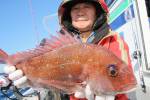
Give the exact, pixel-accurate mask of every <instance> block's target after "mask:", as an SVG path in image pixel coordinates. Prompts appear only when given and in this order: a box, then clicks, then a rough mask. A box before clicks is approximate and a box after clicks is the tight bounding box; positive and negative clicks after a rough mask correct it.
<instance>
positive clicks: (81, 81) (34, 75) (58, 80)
mask: <svg viewBox="0 0 150 100" xmlns="http://www.w3.org/2000/svg"><path fill="white" fill-rule="evenodd" d="M63 38H64V37H63ZM70 38H71V37H70ZM59 41H60V40H59ZM69 41H70V40H69ZM54 42H56V41H54ZM54 42H53V43H54ZM57 42H58V40H57ZM61 42H62V43H63V42H64V41H61ZM67 43H68V42H67ZM60 45H61V46H60ZM60 45H57V46H56V47H54V48H53V50H49V51H48V50H47V52H45V53H39V52H38V54H37V55H36V54H35V55H36V56H31V55H32V53H33V52H32V53H31V52H30V53H31V54H29V53H28V52H27V53H25V52H24V53H23V54H26V55H27V57H25V59H22V60H18V59H19V58H21V56H22V55H23V54H18V55H17V54H16V55H12V56H8V58H7V60H6V61H5V62H6V63H8V62H9V64H13V65H15V66H16V67H17V68H18V69H22V70H23V72H24V74H25V75H26V76H27V77H28V79H29V82H30V83H31V84H32V85H34V86H37V85H38V86H40V87H45V88H56V89H60V90H63V91H65V92H66V93H68V94H71V93H74V92H76V91H80V90H82V89H84V88H85V86H86V84H89V85H90V87H91V89H92V91H93V92H94V93H95V94H98V95H101V94H105V95H108V94H111V95H115V94H119V93H124V92H127V91H129V90H131V89H133V88H135V87H136V84H137V83H136V79H135V77H134V74H133V72H132V70H131V69H130V68H129V67H128V66H127V65H126V64H125V63H124V62H123V61H122V60H120V59H119V58H118V57H117V56H115V55H114V54H113V53H111V52H110V51H108V50H107V49H105V48H103V47H101V46H97V45H93V44H83V43H77V42H75V43H70V44H65V45H64V44H61V43H60ZM47 46H48V45H47ZM47 46H44V47H41V48H44V49H45V48H46V47H47ZM49 46H52V43H51V45H50V44H49ZM53 46H54V45H53ZM44 49H43V50H44ZM51 49H52V48H51ZM33 51H39V50H33ZM1 55H2V54H1ZM28 55H30V56H31V57H28ZM3 56H4V54H3ZM5 58H6V56H5ZM12 58H15V60H10V59H12ZM17 58H18V59H17ZM1 59H2V57H1ZM1 59H0V61H1V62H4V61H3V60H1Z"/></svg>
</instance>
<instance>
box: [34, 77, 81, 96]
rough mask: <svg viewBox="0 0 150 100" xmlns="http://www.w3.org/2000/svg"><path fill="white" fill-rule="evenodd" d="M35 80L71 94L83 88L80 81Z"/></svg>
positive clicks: (47, 86)
mask: <svg viewBox="0 0 150 100" xmlns="http://www.w3.org/2000/svg"><path fill="white" fill-rule="evenodd" d="M37 82H38V83H39V84H41V85H42V86H45V87H46V88H52V89H56V90H57V91H63V92H65V93H67V94H72V93H75V92H76V91H81V90H83V87H82V85H81V83H74V82H66V81H57V80H44V79H38V80H37Z"/></svg>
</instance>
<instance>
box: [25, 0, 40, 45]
mask: <svg viewBox="0 0 150 100" xmlns="http://www.w3.org/2000/svg"><path fill="white" fill-rule="evenodd" d="M28 2H29V7H30V13H31V17H32V25H33V29H34V32H35V34H36V40H37V44H39V42H40V37H39V35H40V32H39V31H38V27H37V25H36V21H35V12H34V9H33V5H32V0H29V1H28Z"/></svg>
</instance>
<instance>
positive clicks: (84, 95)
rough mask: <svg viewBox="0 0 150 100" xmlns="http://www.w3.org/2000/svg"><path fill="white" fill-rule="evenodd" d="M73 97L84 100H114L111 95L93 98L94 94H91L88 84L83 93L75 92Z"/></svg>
mask: <svg viewBox="0 0 150 100" xmlns="http://www.w3.org/2000/svg"><path fill="white" fill-rule="evenodd" d="M74 96H75V97H76V98H86V99H87V100H114V99H115V96H111V95H107V96H106V95H101V96H94V93H93V92H92V90H91V89H90V86H89V85H88V84H87V86H86V88H85V90H84V91H77V92H75V94H74Z"/></svg>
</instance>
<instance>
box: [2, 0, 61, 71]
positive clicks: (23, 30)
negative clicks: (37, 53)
mask: <svg viewBox="0 0 150 100" xmlns="http://www.w3.org/2000/svg"><path fill="white" fill-rule="evenodd" d="M60 1H61V0H0V48H1V49H3V50H4V51H6V52H7V53H8V54H14V53H16V52H17V51H24V50H27V49H31V48H34V47H35V46H36V45H37V44H38V41H40V40H41V39H42V38H44V37H48V36H49V34H55V32H56V31H57V30H59V27H58V20H57V9H58V6H59V4H60ZM30 2H31V3H30ZM35 27H36V28H35ZM1 66H3V65H1ZM1 66H0V67H1ZM0 69H2V68H0Z"/></svg>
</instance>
